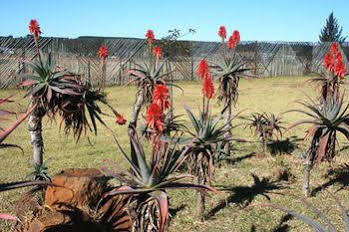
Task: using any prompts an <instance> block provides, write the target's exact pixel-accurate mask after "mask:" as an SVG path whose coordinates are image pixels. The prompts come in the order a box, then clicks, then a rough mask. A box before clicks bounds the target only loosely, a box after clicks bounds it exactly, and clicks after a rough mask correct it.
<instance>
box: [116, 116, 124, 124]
mask: <svg viewBox="0 0 349 232" xmlns="http://www.w3.org/2000/svg"><path fill="white" fill-rule="evenodd" d="M116 123H117V124H119V125H124V124H125V123H126V119H125V118H124V116H122V115H121V114H116Z"/></svg>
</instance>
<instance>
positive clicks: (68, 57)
mask: <svg viewBox="0 0 349 232" xmlns="http://www.w3.org/2000/svg"><path fill="white" fill-rule="evenodd" d="M162 42H163V44H162V45H163V51H164V56H165V57H167V60H168V62H167V68H169V69H171V70H175V72H174V74H173V78H174V79H175V80H194V79H196V78H197V77H196V70H197V66H198V63H199V61H200V60H201V59H202V58H206V59H208V60H211V61H214V60H217V59H219V58H220V57H221V56H220V52H221V50H220V49H219V47H220V43H218V42H198V41H159V43H160V46H161V43H162ZM101 45H106V46H107V48H108V51H109V57H108V59H107V64H106V65H107V67H106V70H107V72H106V81H107V84H110V85H112V84H117V85H120V84H123V83H126V82H128V81H129V80H130V78H131V77H130V76H129V75H128V73H127V70H128V69H129V68H132V67H134V63H142V62H143V61H144V60H145V59H147V52H146V50H147V47H148V45H147V42H146V40H144V39H134V38H101V37H79V38H77V39H67V38H48V37H41V38H40V40H39V47H40V49H41V51H42V52H43V53H51V54H52V55H53V57H54V59H55V62H56V65H57V66H58V67H61V68H64V69H66V70H68V71H70V72H74V73H77V74H80V75H82V76H83V77H84V78H86V79H88V80H89V81H91V82H92V83H94V84H97V83H98V72H99V58H98V56H97V53H98V49H99V47H100V46H101ZM329 46H330V43H311V42H265V41H263V42H261V41H246V42H245V41H244V42H242V43H240V44H239V45H238V46H237V47H236V52H237V53H238V55H239V56H241V58H242V59H244V60H245V61H247V63H248V65H249V66H250V67H252V68H253V69H254V71H253V75H255V76H260V77H272V76H301V75H308V74H310V73H311V72H313V71H318V70H319V68H320V67H321V66H322V61H323V57H324V55H325V54H326V52H327V51H328V49H329ZM340 51H341V52H342V54H343V59H344V62H345V64H346V67H347V64H348V59H349V43H343V44H341V45H340ZM35 57H36V50H35V44H34V39H33V37H32V36H27V37H24V38H13V37H0V87H1V88H8V87H15V86H16V85H17V84H18V83H19V82H21V81H23V80H22V79H21V78H22V77H21V75H18V74H21V73H26V72H29V71H30V69H29V67H28V64H27V61H30V60H33V59H35Z"/></svg>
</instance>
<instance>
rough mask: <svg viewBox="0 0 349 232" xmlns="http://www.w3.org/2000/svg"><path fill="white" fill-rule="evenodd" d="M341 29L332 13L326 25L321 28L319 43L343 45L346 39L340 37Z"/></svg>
mask: <svg viewBox="0 0 349 232" xmlns="http://www.w3.org/2000/svg"><path fill="white" fill-rule="evenodd" d="M342 32H343V27H341V26H340V25H339V24H338V20H337V19H336V18H335V17H334V15H333V12H331V14H330V15H329V16H328V18H327V19H326V25H325V26H324V27H323V28H322V30H321V33H320V35H319V39H320V41H321V42H333V41H337V42H339V43H343V42H344V41H345V39H346V37H344V36H342Z"/></svg>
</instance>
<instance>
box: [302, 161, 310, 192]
mask: <svg viewBox="0 0 349 232" xmlns="http://www.w3.org/2000/svg"><path fill="white" fill-rule="evenodd" d="M310 171H311V160H310V156H309V155H308V156H307V158H306V159H305V160H304V179H303V193H304V195H305V197H310V186H309V182H310Z"/></svg>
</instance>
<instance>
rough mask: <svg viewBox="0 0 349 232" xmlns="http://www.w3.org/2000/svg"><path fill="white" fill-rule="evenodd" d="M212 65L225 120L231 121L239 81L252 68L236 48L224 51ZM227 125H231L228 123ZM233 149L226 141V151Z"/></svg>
mask: <svg viewBox="0 0 349 232" xmlns="http://www.w3.org/2000/svg"><path fill="white" fill-rule="evenodd" d="M210 63H211V64H210V67H211V68H212V70H213V77H214V78H216V79H217V80H218V82H219V86H218V90H217V93H218V94H217V99H218V101H220V102H223V109H222V113H224V115H225V116H224V122H225V124H227V123H228V122H231V117H232V107H233V106H235V105H236V103H237V101H238V96H239V91H238V88H239V81H240V79H241V78H243V77H248V75H247V74H246V72H248V71H250V70H251V69H250V68H246V65H247V62H245V61H243V60H242V58H241V57H239V56H238V55H237V54H236V52H235V49H233V50H229V49H228V51H224V52H223V53H222V56H221V59H220V60H219V61H218V62H210ZM227 126H231V125H230V124H228V125H227ZM230 136H231V132H230V131H227V133H226V137H227V138H228V137H230ZM230 150H231V148H230V144H229V143H226V144H225V148H224V151H225V152H226V153H229V151H230Z"/></svg>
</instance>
